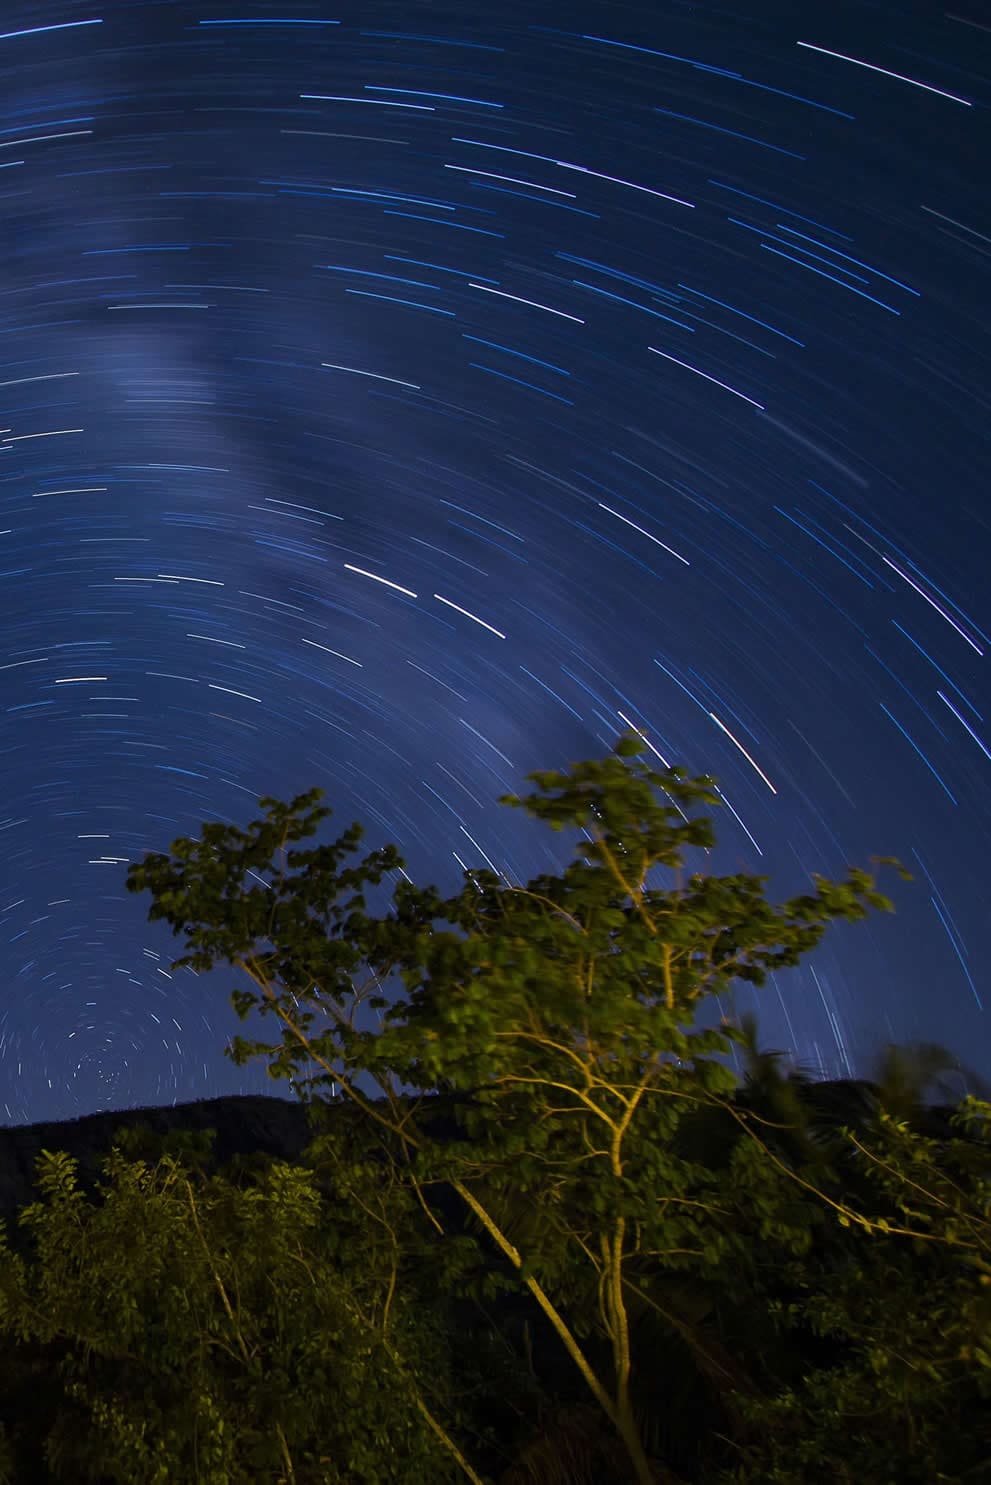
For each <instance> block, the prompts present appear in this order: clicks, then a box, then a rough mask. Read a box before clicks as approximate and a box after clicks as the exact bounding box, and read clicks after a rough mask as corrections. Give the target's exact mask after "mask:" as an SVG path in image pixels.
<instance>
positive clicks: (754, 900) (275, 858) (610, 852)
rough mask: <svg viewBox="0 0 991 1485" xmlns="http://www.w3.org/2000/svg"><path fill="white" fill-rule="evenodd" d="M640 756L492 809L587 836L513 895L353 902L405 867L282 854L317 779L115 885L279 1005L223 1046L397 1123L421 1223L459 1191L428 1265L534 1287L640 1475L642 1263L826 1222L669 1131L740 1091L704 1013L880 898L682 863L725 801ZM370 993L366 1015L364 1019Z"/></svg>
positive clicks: (345, 852) (237, 1000)
mask: <svg viewBox="0 0 991 1485" xmlns="http://www.w3.org/2000/svg"><path fill="white" fill-rule="evenodd" d="M641 754H642V746H641V744H640V743H639V741H638V740H637V739H635V738H627V739H624V740H623V741H622V742H621V743H620V745H619V747H618V748H617V750H616V753H615V755H614V756H612V757H610V758H606V759H604V760H599V761H593V762H587V763H582V764H577V765H575V766H574V767H573V768H571V769H570V770H569V771H567V772H564V773H561V772H545V773H539V774H535V775H533V778H532V782H533V783H534V786H535V789H534V792H533V793H532V794H530V795H529V796H527V797H526V798H524V799H520V798H515V797H511V798H509V799H508V800H506V801H505V802H506V803H508V804H509V805H510V806H512V807H516V808H523V809H525V810H526V811H527V812H528V813H529V814H531V815H532V816H534V817H536V818H537V819H541V820H543V821H545V822H546V823H547V824H548V825H550V826H551V827H552V828H553V829H555V830H558V831H568V832H569V833H571V834H572V835H575V834H576V833H577V835H578V836H579V837H580V839H579V843H578V846H577V852H576V854H575V856H574V857H573V859H572V860H571V862H570V864H569V865H567V866H566V867H565V868H564V869H563V870H562V871H561V872H559V873H557V874H546V875H543V876H541V877H538V878H537V879H535V880H534V881H531V882H530V883H528V884H527V886H526V887H523V888H516V887H513V886H511V885H509V884H507V883H506V882H505V881H504V880H503V879H501V878H500V877H498V876H496V875H495V874H494V873H493V872H489V871H485V872H482V871H478V872H466V873H465V879H464V884H463V887H462V889H461V891H460V892H458V893H457V894H455V895H454V896H452V897H447V898H444V897H442V896H441V895H440V894H439V893H438V892H437V891H436V889H434V888H427V889H420V888H416V887H415V886H413V885H412V884H411V883H409V882H408V881H405V882H401V883H400V884H399V885H398V887H397V888H396V890H395V893H394V899H393V904H392V910H391V912H389V913H386V914H383V915H381V916H373V915H372V914H371V913H370V912H369V910H368V905H367V901H366V896H365V893H366V888H367V887H368V886H369V885H375V884H377V883H379V882H380V881H381V879H382V876H383V875H384V873H385V872H387V871H389V870H392V869H393V868H397V867H398V866H399V865H401V862H400V861H399V858H398V857H397V856H396V854H395V853H394V852H392V851H391V850H386V851H384V852H372V853H371V854H370V855H369V856H366V857H365V858H364V859H363V860H362V861H360V862H358V863H357V864H350V865H345V862H346V861H348V860H349V858H350V857H351V856H353V855H354V853H355V852H356V850H357V847H358V844H359V839H360V832H359V831H358V830H357V827H353V828H352V829H351V830H350V831H348V832H345V834H344V835H342V836H341V837H340V838H339V839H338V840H337V842H336V843H335V844H334V845H333V846H327V847H323V848H318V849H314V850H307V851H300V850H296V849H293V848H292V846H293V844H294V843H295V842H297V841H299V840H301V839H302V838H304V837H306V836H310V835H312V834H314V833H315V831H316V830H317V828H318V826H319V825H320V823H321V822H322V820H323V818H324V816H325V814H326V811H325V810H324V809H323V808H322V807H321V806H320V804H319V795H318V794H317V793H316V792H314V793H311V794H309V795H303V796H300V798H298V799H297V800H294V801H293V802H292V803H291V804H290V805H288V806H286V805H280V804H277V803H276V802H274V801H270V800H269V801H262V804H263V807H265V809H266V817H265V818H264V819H261V820H257V821H255V822H254V823H253V824H252V825H251V826H249V827H248V829H247V830H246V831H241V830H238V829H235V828H233V827H228V826H223V825H209V826H205V827H204V830H203V835H202V839H201V840H199V841H192V840H180V841H177V842H175V843H174V845H173V847H172V851H171V854H170V855H169V856H165V855H156V856H150V857H148V858H147V859H146V860H145V861H144V862H143V863H141V864H140V865H137V866H133V867H132V868H131V869H130V872H129V875H128V885H129V887H130V888H131V889H132V890H134V891H142V890H148V891H150V892H151V895H152V910H151V915H152V916H153V917H158V918H164V919H165V920H166V921H168V922H169V924H170V925H171V927H172V928H173V931H174V932H175V933H177V934H182V935H185V941H186V956H185V958H184V959H182V960H180V961H179V963H188V964H190V965H192V966H193V967H194V968H196V969H197V970H206V969H209V968H213V967H214V966H216V965H218V964H221V963H226V964H228V965H231V966H233V967H236V968H238V969H240V970H241V971H242V972H243V973H244V975H245V976H246V977H247V981H248V982H249V983H248V984H246V985H244V986H243V987H239V988H238V989H237V990H236V991H235V993H234V996H233V1000H234V1004H235V1006H236V1008H237V1009H238V1011H239V1013H240V1014H241V1015H242V1016H244V1017H246V1016H248V1015H249V1014H250V1013H252V1012H259V1013H261V1015H263V1016H270V1015H274V1016H276V1017H277V1018H278V1020H279V1022H280V1027H281V1037H280V1039H279V1040H277V1041H275V1042H264V1041H260V1040H254V1041H244V1040H239V1041H238V1042H237V1043H236V1044H235V1047H234V1056H235V1058H237V1059H238V1060H245V1059H247V1058H249V1057H253V1056H259V1055H260V1056H264V1057H265V1058H266V1059H267V1060H268V1062H269V1067H270V1071H271V1072H272V1074H273V1076H282V1077H291V1078H292V1079H293V1082H294V1086H296V1087H297V1088H298V1089H299V1090H300V1091H301V1092H303V1093H304V1095H305V1096H307V1097H310V1098H312V1097H314V1096H316V1097H320V1096H323V1095H325V1094H326V1092H327V1089H328V1085H331V1084H333V1085H335V1086H340V1087H341V1088H342V1089H343V1091H344V1092H345V1094H346V1095H348V1096H349V1097H351V1098H352V1099H354V1100H355V1101H356V1102H357V1103H359V1104H360V1105H361V1106H362V1107H363V1109H364V1111H365V1113H366V1115H367V1116H368V1117H369V1118H370V1119H372V1120H373V1121H375V1122H376V1123H377V1124H378V1125H379V1127H380V1128H381V1129H383V1130H388V1131H389V1132H390V1134H391V1136H392V1142H391V1144H390V1145H389V1157H388V1158H389V1159H390V1161H391V1162H392V1172H393V1175H392V1176H391V1177H390V1179H394V1181H395V1183H396V1189H397V1190H399V1189H403V1190H404V1191H405V1192H407V1193H408V1192H409V1191H410V1190H411V1189H412V1190H413V1191H415V1192H416V1194H417V1196H418V1198H422V1200H423V1204H424V1211H425V1212H426V1214H427V1216H428V1218H431V1219H432V1220H434V1221H435V1222H436V1224H437V1226H438V1228H440V1227H441V1226H442V1224H441V1223H440V1221H439V1219H438V1218H437V1216H436V1212H432V1211H431V1210H430V1206H429V1203H430V1202H431V1201H433V1202H436V1199H437V1198H436V1193H437V1192H438V1191H439V1190H441V1189H447V1188H453V1190H454V1191H455V1192H456V1193H457V1195H458V1196H459V1197H460V1198H461V1200H462V1202H463V1203H464V1206H465V1207H466V1208H467V1212H468V1214H469V1221H470V1230H473V1231H474V1232H475V1233H476V1234H477V1238H478V1241H477V1242H476V1244H475V1246H474V1247H473V1248H472V1247H468V1248H466V1247H465V1244H464V1240H463V1239H462V1238H460V1237H459V1238H458V1239H457V1241H456V1242H455V1243H453V1244H452V1243H451V1242H450V1241H449V1242H447V1243H446V1244H445V1245H443V1246H444V1249H445V1254H444V1259H443V1260H442V1261H441V1262H440V1264H439V1265H438V1272H439V1276H440V1278H441V1279H442V1280H443V1282H445V1283H451V1282H452V1281H456V1282H458V1283H460V1284H461V1285H462V1288H463V1289H465V1292H470V1293H473V1294H475V1295H476V1297H477V1296H479V1295H486V1294H487V1295H493V1294H497V1293H498V1292H500V1290H503V1291H506V1292H509V1293H512V1292H518V1291H520V1290H521V1289H522V1290H523V1291H526V1292H528V1294H529V1296H530V1298H531V1299H532V1300H533V1301H534V1302H535V1305H536V1309H537V1312H538V1314H539V1318H540V1320H541V1321H542V1322H544V1323H546V1324H548V1325H549V1327H550V1329H551V1331H552V1332H553V1333H554V1334H555V1335H556V1337H557V1339H558V1341H559V1342H560V1343H561V1344H562V1345H563V1346H564V1349H565V1351H566V1353H567V1355H568V1357H570V1360H571V1362H572V1363H573V1364H574V1366H575V1367H576V1368H577V1373H578V1375H579V1377H580V1378H581V1379H582V1380H583V1382H584V1383H585V1384H586V1385H587V1387H588V1388H589V1389H590V1391H591V1393H592V1395H593V1397H594V1398H595V1400H596V1402H597V1403H598V1404H599V1407H600V1408H601V1410H602V1412H603V1413H604V1414H605V1417H606V1418H607V1420H608V1422H609V1423H610V1424H611V1425H612V1426H613V1427H614V1428H615V1429H616V1431H617V1432H618V1434H619V1435H620V1436H621V1437H622V1439H623V1443H624V1445H625V1447H626V1449H627V1451H628V1453H629V1456H630V1466H631V1468H632V1469H633V1471H634V1474H635V1476H636V1478H637V1479H639V1480H641V1481H646V1480H647V1479H649V1478H652V1472H653V1468H654V1467H653V1466H651V1465H650V1463H649V1461H648V1459H647V1456H646V1453H645V1450H644V1445H643V1438H644V1419H643V1417H641V1418H640V1419H639V1420H637V1418H636V1417H635V1414H634V1408H635V1391H636V1389H635V1387H634V1386H633V1383H632V1380H631V1379H632V1377H633V1371H634V1364H633V1363H634V1357H633V1346H634V1340H633V1333H632V1323H631V1314H632V1312H633V1311H635V1310H636V1309H637V1307H643V1306H649V1305H650V1304H654V1305H655V1307H656V1305H657V1301H655V1300H654V1299H653V1298H652V1295H651V1288H652V1286H656V1285H657V1284H658V1283H659V1282H660V1276H661V1275H662V1274H671V1273H673V1272H680V1273H682V1274H684V1275H686V1276H689V1277H691V1278H692V1279H693V1280H694V1281H696V1282H703V1281H704V1282H708V1283H711V1284H712V1285H714V1286H715V1287H716V1288H719V1287H720V1286H722V1287H725V1286H726V1284H727V1278H726V1276H728V1275H732V1276H733V1280H732V1282H733V1283H734V1284H736V1285H739V1284H740V1283H741V1282H743V1281H745V1280H747V1279H748V1278H749V1279H753V1280H754V1281H756V1279H755V1276H756V1275H757V1274H758V1273H759V1271H760V1269H761V1264H762V1246H761V1245H767V1244H771V1243H773V1244H776V1245H777V1246H778V1248H779V1249H780V1250H781V1251H783V1252H786V1253H798V1252H801V1251H802V1250H803V1249H804V1248H807V1246H808V1244H809V1242H810V1230H811V1228H812V1226H813V1225H814V1221H815V1217H816V1216H818V1210H817V1211H816V1213H815V1215H814V1216H813V1215H810V1213H809V1212H808V1211H807V1210H805V1209H803V1206H802V1203H801V1201H800V1200H798V1199H797V1198H796V1193H795V1189H794V1185H793V1181H792V1178H791V1174H790V1172H789V1170H788V1168H787V1166H785V1165H784V1164H779V1165H777V1166H775V1165H773V1164H772V1163H768V1162H767V1161H764V1162H763V1163H762V1162H761V1161H760V1160H759V1159H757V1158H756V1157H755V1152H754V1148H751V1147H750V1146H748V1144H747V1140H746V1139H745V1138H744V1139H743V1140H742V1143H740V1145H739V1150H738V1154H737V1156H736V1157H735V1158H734V1162H733V1163H732V1164H731V1167H730V1170H729V1172H728V1173H727V1172H723V1173H720V1172H719V1171H718V1170H715V1169H713V1168H712V1167H711V1164H707V1163H706V1162H705V1161H704V1160H699V1159H696V1158H690V1157H689V1156H688V1155H687V1154H686V1153H685V1146H684V1143H683V1142H682V1144H681V1145H679V1132H680V1129H681V1127H682V1125H683V1124H684V1123H685V1122H686V1121H687V1120H690V1119H692V1118H697V1117H698V1115H699V1114H700V1112H702V1111H704V1110H707V1109H708V1110H713V1109H719V1108H722V1107H724V1106H725V1105H726V1102H727V1100H728V1099H729V1098H730V1097H731V1095H732V1093H733V1088H734V1079H733V1077H732V1076H731V1074H730V1072H729V1070H728V1067H727V1062H726V1054H727V1053H728V1052H729V1050H730V1047H731V1044H732V1042H733V1041H734V1040H738V1039H740V1035H741V1033H740V1032H739V1031H738V1030H737V1029H736V1028H734V1027H732V1026H729V1025H726V1024H722V1025H719V1026H715V1025H713V1018H712V1016H711V1014H708V1006H709V1005H710V1004H711V1003H712V1002H713V1001H714V999H715V998H716V997H718V996H719V995H720V994H721V993H722V992H724V991H727V990H729V989H730V987H731V986H732V985H733V983H734V982H735V981H736V980H744V981H748V982H750V983H751V984H753V985H755V986H759V985H761V984H762V983H763V982H764V980H765V978H766V975H767V974H768V973H769V972H770V971H772V970H776V969H781V968H785V967H787V966H790V965H794V964H797V963H798V962H799V961H800V959H801V958H802V957H803V955H805V954H807V953H809V952H810V951H811V950H812V949H813V948H815V946H816V945H817V944H818V943H819V941H820V939H821V937H822V934H823V933H824V931H825V929H826V928H827V926H828V925H829V923H831V922H832V921H835V920H837V919H847V920H856V919H859V918H862V917H864V916H865V914H866V913H867V912H868V911H869V910H871V909H875V908H881V909H884V908H888V907H890V904H889V903H888V901H887V899H886V898H884V897H883V896H882V895H881V894H880V893H879V892H878V891H877V889H876V887H875V885H874V881H873V878H872V877H871V876H870V875H869V874H867V873H866V872H863V871H860V870H851V871H850V872H849V874H848V876H847V878H846V879H845V880H844V881H841V882H832V881H828V880H826V879H824V878H821V877H816V878H814V880H813V884H812V885H813V890H812V891H810V892H806V893H803V894H801V895H799V896H796V897H793V898H791V899H789V900H788V901H786V902H784V903H781V904H779V905H775V904H773V903H771V902H769V901H768V899H767V896H766V879H764V878H761V877H757V876H752V875H746V874H736V875H731V876H721V877H716V876H711V875H708V874H705V873H703V872H701V871H697V870H696V871H692V872H690V873H689V872H686V868H685V859H686V855H687V853H688V852H689V851H699V850H707V849H709V848H710V847H711V846H712V844H713V841H714V835H713V830H712V825H711V822H710V820H709V818H708V816H707V815H702V814H698V813H696V815H695V817H694V818H691V817H690V816H689V814H688V811H689V810H695V811H696V812H697V811H698V810H699V809H700V808H708V807H710V806H715V805H717V804H718V803H719V796H718V793H717V792H716V791H715V788H714V785H713V782H712V780H710V779H708V778H694V779H693V778H690V777H688V776H687V775H686V774H685V772H684V771H683V770H680V769H669V770H667V771H665V772H664V773H660V772H658V771H657V770H655V769H653V768H652V767H650V766H649V764H647V763H645V762H644V761H642V757H641ZM259 879H261V880H262V881H264V882H265V883H266V885H265V886H264V887H261V886H259V885H257V883H258V880H259ZM387 982H388V983H391V985H393V986H395V987H396V993H395V994H394V995H393V996H391V997H389V996H386V995H384V994H383V988H382V987H383V985H384V984H386V983H387ZM400 983H401V985H402V987H403V989H402V991H399V989H398V986H399V984H400ZM249 985H250V988H249ZM365 1002H367V1003H368V1004H369V1005H370V1006H371V1007H372V1008H373V1009H375V1010H376V1011H378V1012H379V1013H380V1020H379V1023H378V1025H377V1026H376V1027H375V1028H374V1029H373V1030H369V1029H367V1027H364V1026H363V1025H362V1024H361V1017H360V1015H359V1011H360V1007H361V1006H362V1004H363V1003H365ZM369 1079H372V1080H374V1083H375V1084H376V1085H377V1089H378V1092H379V1094H380V1098H379V1100H378V1101H377V1102H369V1101H368V1100H367V1097H366V1095H365V1091H364V1090H366V1089H367V1086H368V1081H369ZM435 1088H440V1089H443V1090H446V1091H448V1092H450V1093H454V1094H456V1095H458V1097H459V1100H460V1102H459V1105H458V1107H459V1113H458V1122H459V1125H460V1132H459V1137H458V1138H456V1139H453V1140H452V1139H446V1140H443V1141H438V1140H436V1139H435V1138H433V1137H432V1136H431V1134H430V1132H429V1130H428V1129H427V1128H426V1127H425V1126H424V1124H423V1122H422V1119H421V1118H420V1116H419V1111H418V1105H417V1102H416V1100H417V1098H422V1097H424V1096H426V1095H427V1094H428V1093H429V1091H430V1090H431V1089H435ZM400 1089H402V1090H406V1091H408V1090H410V1089H412V1090H414V1098H413V1101H412V1103H410V1102H409V1101H408V1100H407V1101H406V1102H405V1103H403V1104H402V1106H401V1105H400V1103H399V1101H398V1090H400ZM738 1123H739V1126H740V1129H739V1130H738V1131H737V1133H738V1134H739V1133H740V1131H741V1130H742V1131H743V1133H744V1135H747V1134H749V1132H750V1130H749V1125H748V1122H747V1119H746V1117H745V1116H743V1115H739V1116H738ZM807 1205H808V1204H807V1203H806V1206H807ZM631 1306H632V1311H631ZM675 1328H676V1327H675ZM683 1329H684V1327H683ZM682 1339H684V1336H682ZM657 1401H658V1400H657V1399H656V1398H655V1399H650V1400H649V1402H648V1403H647V1404H646V1407H647V1409H650V1408H653V1407H656V1406H657ZM642 1410H643V1409H642Z"/></svg>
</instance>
